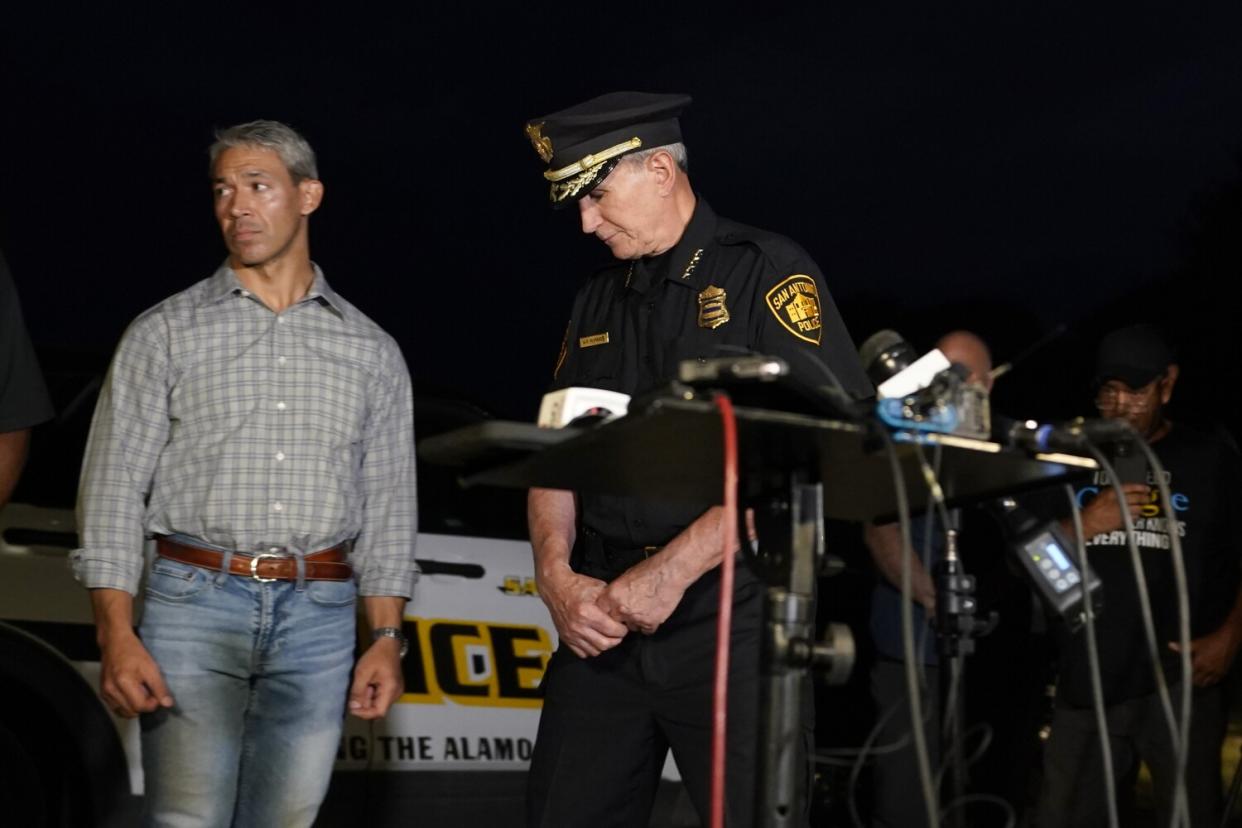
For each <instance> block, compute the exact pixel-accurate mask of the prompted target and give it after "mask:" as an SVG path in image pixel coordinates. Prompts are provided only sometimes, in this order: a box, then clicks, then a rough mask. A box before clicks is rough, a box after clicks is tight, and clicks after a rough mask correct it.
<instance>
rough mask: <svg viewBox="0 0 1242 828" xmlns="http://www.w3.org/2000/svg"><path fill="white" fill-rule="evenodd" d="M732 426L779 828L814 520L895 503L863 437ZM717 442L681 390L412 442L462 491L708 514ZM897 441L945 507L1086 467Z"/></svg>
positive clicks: (962, 443) (923, 498)
mask: <svg viewBox="0 0 1242 828" xmlns="http://www.w3.org/2000/svg"><path fill="white" fill-rule="evenodd" d="M736 416H737V425H738V451H739V457H738V473H739V478H740V482H739V500H740V501H741V502H746V503H752V504H767V506H768V508H766V509H756V514H757V518H759V524H758V529H759V536H760V538H761V546H760V548H759V550H758V552H757V554H755V553H754V551H753V550H751V552H752V554H755V558H754V561H753V562H754V563H756V564H757V567H756V569H757V571H758V572H759V573H760V574H761V575H762V576H763V578H764V579H765V580H766V581H767V584H768V589H767V595H766V601H765V606H764V610H765V620H764V623H765V631H764V647H763V655H762V658H763V662H762V663H763V685H762V699H763V704H764V709H763V710H762V711H761V714H760V719H759V721H760V732H759V739H760V743H759V745H758V750H759V756H760V773H759V778H758V779H757V780H756V783H757V787H756V812H755V813H756V821H757V823H758V825H760V826H765V828H766V827H767V826H776V827H778V828H786V826H790V825H793V824H794V823H795V822H796V821H797V820H798V818H799V816H800V815H801V813H802V812H803V805H804V803H805V797H806V796H807V793H808V792H807V791H805V790H803V789H802V788H803V786H804V782H803V780H804V777H805V774H803V773H802V772H800V770H799V769H798V767H797V760H798V754H797V751H796V749H795V744H796V739H797V733H798V729H799V715H800V711H801V709H802V703H803V695H804V691H803V685H804V680H805V678H806V676H807V675H808V671H809V670H810V668H811V665H812V662H813V660H814V659H815V656H816V647H815V643H814V641H815V640H814V614H813V596H814V582H815V573H816V557H817V555H818V554H820V553H821V552H822V548H821V547H822V543H821V539H822V523H823V518H824V516H828V517H832V518H842V519H852V520H869V519H872V518H884V517H889V516H892V515H894V514H896V505H895V504H896V499H895V490H894V483H893V474H892V470H891V465H890V459H889V457H888V456H887V455H886V453H885V450H884V443H883V441H882V440H881V439H880V437H879V435H878V433H876V432H872V431H869V429H868V428H867V427H864V426H860V425H857V424H853V423H844V422H838V421H836V420H830V419H823V418H820V417H815V416H810V415H806V414H798V413H790V412H781V411H769V410H764V409H755V408H737V409H736ZM721 433H722V431H721V424H720V416H719V413H718V412H717V410H716V408H715V406H714V405H713V403H712V402H711V401H710V400H704V399H701V398H698V397H696V396H695V395H694V394H693V393H692V392H689V391H686V392H685V393H684V394H681V395H670V396H668V397H661V398H656V399H654V400H651V401H648V402H647V403H646V404H644V405H643V406H642V407H641V408H640V409H638V410H631V412H630V413H629V414H628V415H627V416H625V417H623V418H620V419H618V420H614V421H612V422H608V423H605V424H603V425H599V426H596V427H594V428H589V429H575V428H567V429H559V430H552V429H542V428H539V427H537V426H534V425H531V424H527V423H508V422H492V423H484V424H481V425H477V426H471V427H469V428H465V429H461V430H459V431H454V432H451V433H448V434H443V435H439V436H436V437H432V438H428V439H427V440H424V441H423V443H422V444H421V446H420V454H421V455H422V456H423V458H424V459H426V460H429V461H431V462H436V463H442V464H447V465H453V466H457V467H459V468H461V469H462V475H461V479H462V482H463V484H464V485H478V484H488V485H496V486H510V487H518V488H528V487H531V486H538V487H542V488H551V489H570V490H575V491H583V492H592V493H596V494H612V495H630V494H633V493H634V492H640V491H641V492H644V493H645V494H646V496H649V497H658V498H661V499H684V500H689V501H692V502H699V503H704V504H713V503H720V502H721V499H722V498H721V495H722V491H723V482H722V477H723V462H722V456H721V455H722V451H721V444H722V437H721ZM897 436H898V438H899V439H900V438H901V437H902V435H897ZM910 439H917V440H918V441H919V442H921V443H924V444H930V445H934V446H938V447H939V449H940V472H939V482H940V486H941V488H942V489H943V491H944V497H945V500H946V502H947V503H948V505H949V506H955V505H961V504H965V503H971V502H975V501H978V500H983V499H989V498H995V497H999V496H1001V495H1004V494H1010V493H1014V492H1017V491H1021V490H1024V489H1029V488H1034V487H1038V486H1043V485H1047V484H1049V483H1052V482H1056V481H1058V480H1063V479H1066V478H1068V477H1070V476H1072V475H1074V474H1075V473H1078V472H1081V471H1083V470H1085V469H1090V468H1094V467H1095V464H1094V462H1093V461H1091V460H1088V459H1085V458H1081V457H1076V456H1064V455H1056V456H1053V455H1047V456H1039V457H1036V458H1032V457H1029V456H1027V455H1025V454H1021V453H1018V452H1013V451H1007V450H1003V449H1002V448H1001V447H1000V446H998V445H996V444H994V443H988V442H984V441H980V440H971V439H966V438H961V437H956V436H954V435H948V434H934V433H933V434H924V435H921V436H919V437H917V438H910ZM896 451H897V454H898V459H899V461H900V468H901V475H902V478H903V479H904V481H905V486H906V491H907V492H909V499H910V502H911V503H920V504H921V503H925V502H927V492H928V486H927V481H926V480H925V478H924V476H923V473H922V470H921V467H920V464H919V458H918V456H917V449H916V447H915V446H913V445H909V444H904V445H900V444H899V445H898V446H897V447H896ZM603 469H607V473H606V474H605V473H602V471H601V470H603ZM740 537H743V538H744V537H746V535H745V534H744V533H743V534H742V535H740ZM747 546H748V544H747V543H746V542H745V541H743V547H744V548H746V547H747Z"/></svg>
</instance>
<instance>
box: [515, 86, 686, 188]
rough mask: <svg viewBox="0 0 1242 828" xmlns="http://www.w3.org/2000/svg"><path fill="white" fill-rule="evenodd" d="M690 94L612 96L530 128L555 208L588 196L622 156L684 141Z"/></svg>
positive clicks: (533, 123) (535, 122)
mask: <svg viewBox="0 0 1242 828" xmlns="http://www.w3.org/2000/svg"><path fill="white" fill-rule="evenodd" d="M689 103H690V96H689V95H661V94H656V93H653V92H610V93H608V94H607V95H600V96H599V97H598V98H592V99H591V100H589V101H584V102H583V103H580V104H577V105H575V106H571V107H569V108H568V109H562V110H561V111H560V112H555V113H553V114H551V115H545V116H544V117H542V118H535V119H534V120H532V121H530V122H528V123H527V124H526V136H527V137H528V138H530V142H531V144H533V145H534V147H535V151H536V152H538V153H539V157H540V158H542V159H543V160H544V162H545V163H547V165H548V170H547V172H545V173H544V174H543V177H544V178H546V179H547V180H548V181H549V182H551V184H552V187H551V190H550V192H549V198H550V199H551V201H552V206H553V207H564V206H567V205H569V204H572V203H573V202H575V201H577V200H578V199H580V198H582V197H583V196H584V195H586V194H587V193H589V192H591V190H593V189H595V187H596V185H598V184H599V182H601V181H603V180H604V179H605V178H607V177H608V174H609V173H610V172H612V170H613V168H614V167H616V165H617V163H618V161H619V160H620V159H621V157H622V156H624V155H626V154H628V153H631V152H637V151H638V150H643V149H651V148H652V147H660V146H665V145H666V144H675V143H677V142H679V141H681V125H680V124H679V123H678V121H677V116H678V114H679V113H680V112H681V110H683V109H685V107H686V106H687V105H688V104H689Z"/></svg>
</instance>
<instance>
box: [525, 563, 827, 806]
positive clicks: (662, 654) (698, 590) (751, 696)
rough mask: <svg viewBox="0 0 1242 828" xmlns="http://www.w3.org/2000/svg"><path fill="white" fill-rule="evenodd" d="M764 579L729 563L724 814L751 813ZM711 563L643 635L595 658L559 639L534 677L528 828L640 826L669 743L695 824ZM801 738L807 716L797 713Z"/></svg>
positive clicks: (708, 686)
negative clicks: (539, 679)
mask: <svg viewBox="0 0 1242 828" xmlns="http://www.w3.org/2000/svg"><path fill="white" fill-rule="evenodd" d="M762 598H763V587H762V585H761V584H760V583H759V581H758V580H757V579H756V578H755V577H754V576H753V575H750V574H749V572H747V571H746V570H745V568H744V567H742V566H739V567H738V569H737V588H736V589H735V598H734V606H733V633H732V636H731V651H730V669H729V708H728V737H727V738H728V752H727V757H726V783H725V784H726V809H727V810H726V824H727V825H729V826H731V828H750V826H751V825H752V824H753V821H754V817H753V813H754V800H755V778H756V735H757V728H758V705H759V643H760V639H759V636H760V628H761V623H762ZM718 602H719V569H716V570H713V571H712V572H709V573H707V574H706V575H704V576H703V577H702V578H700V579H699V581H698V582H697V583H695V584H694V585H693V586H691V588H690V589H689V590H687V592H686V594H685V596H684V597H683V599H682V601H681V603H680V604H679V605H678V608H677V610H676V611H675V612H674V613H673V615H672V616H670V617H669V619H668V621H666V622H665V623H664V624H663V625H662V626H661V627H660V628H659V629H658V630H657V631H656V632H655V633H654V634H653V635H649V636H645V635H641V634H639V633H633V632H631V633H630V634H628V635H627V636H626V637H625V639H624V640H622V642H621V643H620V644H619V645H617V646H616V647H614V648H613V649H611V650H609V651H607V652H604V653H602V654H600V655H599V656H597V657H595V658H586V659H582V658H578V657H577V656H576V655H574V654H573V653H572V652H570V651H569V650H568V649H567V648H565V647H561V648H559V649H558V650H557V651H556V653H555V654H554V655H553V656H552V659H551V661H550V662H549V664H548V669H547V671H546V673H545V675H544V679H543V685H542V687H543V691H544V696H545V703H544V710H543V715H542V717H541V718H540V721H539V735H538V738H537V741H536V744H535V751H534V756H533V758H532V761H531V769H530V778H529V782H528V796H527V823H526V824H527V826H528V828H576V826H588V827H589V828H606V826H627V827H629V826H636V827H638V828H642V827H645V826H646V825H647V824H648V821H649V819H650V814H651V808H652V804H653V800H654V797H655V792H656V788H657V786H658V784H659V781H660V774H661V771H662V769H663V767H664V761H665V757H666V755H667V753H668V751H669V749H670V748H671V749H672V751H673V757H674V759H675V760H676V762H677V767H678V769H679V770H680V772H681V776H682V780H683V781H684V783H685V785H686V788H687V791H688V792H689V795H690V799H691V801H692V802H693V804H694V807H695V809H696V810H697V811H698V813H699V817H700V819H701V821H702V823H703V824H704V825H706V824H707V820H708V816H709V813H710V796H711V729H712V677H713V671H714V667H715V656H716V616H717V609H718V606H719V604H718ZM804 729H805V732H804V734H803V745H802V747H803V749H806V747H807V745H808V744H809V743H810V739H811V738H812V733H813V722H811V721H809V719H808V720H804Z"/></svg>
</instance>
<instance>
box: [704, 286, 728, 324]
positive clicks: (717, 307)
mask: <svg viewBox="0 0 1242 828" xmlns="http://www.w3.org/2000/svg"><path fill="white" fill-rule="evenodd" d="M727 296H728V294H727V293H725V292H724V290H723V289H721V288H718V287H716V286H715V285H708V286H707V287H706V288H705V289H704V290H702V291H701V292H700V293H699V327H700V328H709V329H711V330H713V331H714V330H716V328H719V327H720V326H721V325H723V324H724V323H726V322H728V321H729V308H728V307H726V306H725V298H726V297H727Z"/></svg>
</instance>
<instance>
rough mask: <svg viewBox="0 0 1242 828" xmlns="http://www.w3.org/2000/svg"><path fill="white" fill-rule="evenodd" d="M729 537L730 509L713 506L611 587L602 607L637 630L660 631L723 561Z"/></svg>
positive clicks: (610, 614) (602, 599)
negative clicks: (688, 592) (692, 590)
mask: <svg viewBox="0 0 1242 828" xmlns="http://www.w3.org/2000/svg"><path fill="white" fill-rule="evenodd" d="M725 534H726V533H725V525H724V508H723V507H720V506H713V507H712V508H710V509H708V510H707V511H706V512H704V513H703V514H701V515H699V517H697V518H695V520H694V522H693V523H691V524H690V525H689V526H687V527H686V528H685V529H683V530H682V531H681V533H680V534H678V535H677V537H675V538H673V540H672V541H670V542H669V543H668V545H667V546H665V547H664V548H663V549H661V550H660V551H658V552H656V553H655V554H653V555H651V556H650V557H649V558H647V559H646V560H643V561H641V562H639V563H638V564H635V565H634V566H632V567H630V568H629V569H627V570H626V571H625V572H624V573H623V574H622V575H621V577H619V578H617V579H616V580H615V581H613V582H612V583H610V584H608V587H607V589H605V590H604V591H603V593H602V594H601V595H600V596H599V599H598V600H597V602H596V603H597V604H598V606H599V608H600V609H602V610H603V611H604V612H606V613H608V615H609V616H611V617H612V618H615V619H617V620H618V621H620V622H622V623H623V624H625V626H627V627H629V628H630V629H632V630H638V631H639V632H642V633H647V634H650V633H653V632H655V630H656V628H658V627H659V626H660V625H661V624H663V623H664V622H665V621H666V620H667V619H668V617H669V616H670V615H672V614H673V610H675V609H677V605H678V603H680V602H681V598H682V596H683V595H684V594H685V592H686V590H687V589H689V587H690V585H691V584H693V583H694V582H695V581H697V580H698V579H699V578H701V577H702V576H703V575H704V574H705V573H707V572H708V571H709V570H711V569H713V568H714V567H716V566H718V565H719V564H720V562H721V561H722V560H723V558H724V538H725ZM733 551H737V550H736V549H735V550H733Z"/></svg>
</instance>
